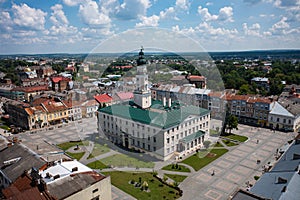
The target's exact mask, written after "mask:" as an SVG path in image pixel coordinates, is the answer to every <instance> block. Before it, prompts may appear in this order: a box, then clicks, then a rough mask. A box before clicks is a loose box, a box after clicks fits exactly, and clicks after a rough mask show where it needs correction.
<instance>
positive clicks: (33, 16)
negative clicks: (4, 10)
mask: <svg viewBox="0 0 300 200" xmlns="http://www.w3.org/2000/svg"><path fill="white" fill-rule="evenodd" d="M12 12H13V15H14V18H13V22H14V23H15V24H16V25H18V26H21V27H25V28H29V29H33V30H43V29H44V24H45V22H46V20H45V16H46V15H47V13H46V12H43V11H42V10H40V9H35V8H31V7H29V6H28V5H27V4H21V5H20V6H18V5H16V4H13V6H12Z"/></svg>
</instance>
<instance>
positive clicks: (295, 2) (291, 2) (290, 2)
mask: <svg viewBox="0 0 300 200" xmlns="http://www.w3.org/2000/svg"><path fill="white" fill-rule="evenodd" d="M274 5H275V6H276V7H278V8H282V9H286V10H298V11H299V10H300V0H274Z"/></svg>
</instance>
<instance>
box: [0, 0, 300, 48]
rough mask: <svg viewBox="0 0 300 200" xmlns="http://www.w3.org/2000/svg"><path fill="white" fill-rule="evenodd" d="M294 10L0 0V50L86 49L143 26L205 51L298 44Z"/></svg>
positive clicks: (289, 5)
mask: <svg viewBox="0 0 300 200" xmlns="http://www.w3.org/2000/svg"><path fill="white" fill-rule="evenodd" d="M299 11H300V0H215V1H212V0H172V1H171V0H48V1H47V0H23V1H22V0H0V42H1V43H0V54H13V53H88V52H91V51H92V49H94V48H95V47H96V46H98V45H99V44H101V43H102V42H103V41H107V39H108V40H109V39H110V38H113V37H115V36H116V35H120V34H122V33H124V31H128V30H131V31H132V30H139V29H141V28H146V27H155V28H158V29H165V30H168V31H172V32H175V33H178V34H183V35H184V36H186V37H189V38H192V39H193V40H195V41H197V42H198V43H199V44H201V46H202V47H203V48H204V49H205V50H206V51H234V50H257V49H299V48H300V42H299V33H300V12H299ZM130 33H132V32H130ZM145 39H146V38H145ZM174 43H176V41H174ZM166 49H167V47H166Z"/></svg>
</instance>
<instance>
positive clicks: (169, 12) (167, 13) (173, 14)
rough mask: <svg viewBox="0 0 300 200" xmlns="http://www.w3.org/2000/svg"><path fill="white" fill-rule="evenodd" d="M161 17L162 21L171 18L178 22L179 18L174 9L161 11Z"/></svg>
mask: <svg viewBox="0 0 300 200" xmlns="http://www.w3.org/2000/svg"><path fill="white" fill-rule="evenodd" d="M159 17H160V18H161V19H166V18H170V19H175V20H178V18H177V17H176V11H175V8H174V7H169V8H167V9H165V10H164V11H160V13H159Z"/></svg>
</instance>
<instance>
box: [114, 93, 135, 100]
mask: <svg viewBox="0 0 300 200" xmlns="http://www.w3.org/2000/svg"><path fill="white" fill-rule="evenodd" d="M117 96H118V97H119V98H120V99H121V100H129V99H133V93H132V92H118V93H117Z"/></svg>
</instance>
